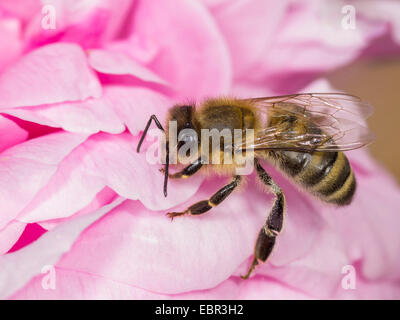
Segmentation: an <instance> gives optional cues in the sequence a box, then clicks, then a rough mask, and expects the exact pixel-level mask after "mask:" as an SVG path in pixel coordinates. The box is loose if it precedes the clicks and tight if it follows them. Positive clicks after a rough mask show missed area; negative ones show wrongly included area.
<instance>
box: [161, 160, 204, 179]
mask: <svg viewBox="0 0 400 320" xmlns="http://www.w3.org/2000/svg"><path fill="white" fill-rule="evenodd" d="M203 164H204V162H203V160H202V158H198V159H197V160H196V161H194V162H193V163H191V164H189V165H188V166H187V167H185V168H183V169H182V171H179V172H176V173H171V174H168V177H169V178H171V179H185V178H188V177H190V176H192V175H194V174H195V173H196V172H197V171H199V170H200V168H201V167H202V166H203ZM160 171H161V172H163V173H164V172H165V170H164V168H161V169H160Z"/></svg>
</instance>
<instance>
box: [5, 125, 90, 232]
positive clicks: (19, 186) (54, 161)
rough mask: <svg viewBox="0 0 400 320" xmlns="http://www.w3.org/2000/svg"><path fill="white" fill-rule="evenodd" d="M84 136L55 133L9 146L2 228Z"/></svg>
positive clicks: (47, 179) (44, 182) (6, 159)
mask: <svg viewBox="0 0 400 320" xmlns="http://www.w3.org/2000/svg"><path fill="white" fill-rule="evenodd" d="M85 139H86V136H84V135H78V134H71V133H64V132H63V133H54V134H51V135H46V136H43V137H40V138H36V139H32V140H29V141H26V142H24V143H21V144H19V145H16V146H14V147H12V148H9V149H7V150H6V151H4V152H3V153H2V154H1V161H0V200H1V201H0V212H2V214H1V215H0V228H2V227H4V226H5V225H6V224H7V223H8V222H9V221H11V220H12V219H13V218H15V217H16V216H17V214H18V213H19V212H20V211H21V210H22V209H23V208H24V207H25V206H26V205H27V204H28V203H29V202H30V201H31V200H32V199H33V197H34V196H35V194H36V193H37V192H38V191H39V190H40V189H41V188H42V187H43V186H44V185H45V184H46V183H47V182H48V181H49V179H50V178H51V176H52V175H53V174H54V173H55V172H56V170H57V166H58V164H59V163H60V162H61V161H62V159H63V158H64V157H65V156H66V155H67V154H68V153H69V152H71V150H72V149H74V148H75V147H76V146H77V145H79V144H80V143H82V142H83V141H84V140H85Z"/></svg>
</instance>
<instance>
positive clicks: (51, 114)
mask: <svg viewBox="0 0 400 320" xmlns="http://www.w3.org/2000/svg"><path fill="white" fill-rule="evenodd" d="M2 111H3V112H4V113H7V114H10V115H13V116H15V117H18V118H20V119H23V120H26V121H31V122H35V123H39V124H42V125H45V126H51V127H60V128H62V129H64V130H66V131H70V132H77V133H85V134H93V133H97V132H99V131H104V132H109V133H121V132H123V131H124V130H125V126H124V125H123V123H122V122H121V121H120V120H119V118H118V116H117V115H116V114H115V112H114V111H113V107H112V106H111V105H110V104H109V103H108V102H107V101H106V100H105V99H103V98H99V99H93V98H89V99H86V100H84V101H77V102H63V103H57V104H52V105H42V106H35V107H24V108H10V109H4V110H2Z"/></svg>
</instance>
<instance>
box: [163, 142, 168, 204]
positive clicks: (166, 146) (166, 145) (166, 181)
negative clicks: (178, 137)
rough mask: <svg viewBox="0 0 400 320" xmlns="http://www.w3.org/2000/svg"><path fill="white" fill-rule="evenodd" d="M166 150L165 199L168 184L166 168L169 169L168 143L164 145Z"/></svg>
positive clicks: (166, 170)
mask: <svg viewBox="0 0 400 320" xmlns="http://www.w3.org/2000/svg"><path fill="white" fill-rule="evenodd" d="M165 148H166V159H165V170H164V197H167V184H168V167H169V143H168V142H167V143H166V144H165Z"/></svg>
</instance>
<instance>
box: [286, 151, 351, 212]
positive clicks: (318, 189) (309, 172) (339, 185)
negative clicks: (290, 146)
mask: <svg viewBox="0 0 400 320" xmlns="http://www.w3.org/2000/svg"><path fill="white" fill-rule="evenodd" d="M278 159H279V160H278V163H279V167H280V168H281V170H283V171H285V172H286V173H287V174H288V175H289V176H291V177H292V178H293V179H294V180H295V182H296V183H298V184H299V185H301V186H302V187H303V188H305V189H306V190H308V191H309V192H310V193H312V194H314V195H315V196H317V197H318V198H320V199H321V200H323V201H325V202H329V203H334V204H337V205H346V204H349V203H350V202H351V200H352V198H353V195H354V192H355V189H356V180H355V178H354V174H353V171H352V169H351V166H350V163H349V161H348V159H347V157H346V156H345V155H344V153H343V152H314V153H312V154H310V153H302V152H293V151H286V152H285V151H284V152H280V155H279V157H278Z"/></svg>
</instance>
